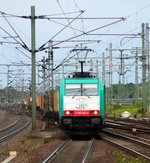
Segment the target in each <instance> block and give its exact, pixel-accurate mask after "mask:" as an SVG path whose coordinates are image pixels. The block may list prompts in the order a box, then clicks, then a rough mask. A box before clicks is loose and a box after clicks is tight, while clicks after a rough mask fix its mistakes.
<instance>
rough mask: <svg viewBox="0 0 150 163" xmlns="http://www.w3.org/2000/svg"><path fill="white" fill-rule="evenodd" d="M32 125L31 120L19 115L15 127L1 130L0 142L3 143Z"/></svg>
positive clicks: (11, 126)
mask: <svg viewBox="0 0 150 163" xmlns="http://www.w3.org/2000/svg"><path fill="white" fill-rule="evenodd" d="M29 123H30V120H29V118H27V117H26V116H24V115H18V120H17V122H15V123H14V124H13V125H10V126H8V127H7V128H4V129H1V130H0V142H3V141H5V140H7V139H9V138H11V137H13V136H15V135H16V134H17V133H19V132H21V131H22V130H23V129H25V128H26V127H27V126H28V125H29Z"/></svg>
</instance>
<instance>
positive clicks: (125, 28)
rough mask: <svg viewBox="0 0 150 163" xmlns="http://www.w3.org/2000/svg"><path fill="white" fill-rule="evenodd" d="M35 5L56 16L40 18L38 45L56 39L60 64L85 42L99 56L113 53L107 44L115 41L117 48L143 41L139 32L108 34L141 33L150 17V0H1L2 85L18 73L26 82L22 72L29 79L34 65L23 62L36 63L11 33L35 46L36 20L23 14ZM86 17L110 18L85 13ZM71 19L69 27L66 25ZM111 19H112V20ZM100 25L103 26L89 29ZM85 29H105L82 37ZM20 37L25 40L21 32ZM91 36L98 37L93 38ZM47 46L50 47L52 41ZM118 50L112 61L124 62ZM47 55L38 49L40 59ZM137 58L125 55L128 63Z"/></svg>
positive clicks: (37, 12)
mask: <svg viewBox="0 0 150 163" xmlns="http://www.w3.org/2000/svg"><path fill="white" fill-rule="evenodd" d="M31 6H35V15H36V16H41V15H46V18H52V17H53V19H49V20H48V19H36V49H39V47H41V46H42V45H43V44H45V43H46V42H47V41H48V40H50V39H51V38H53V39H52V40H53V41H54V42H53V44H54V45H55V47H57V49H55V50H54V63H55V66H57V65H59V63H60V62H61V61H62V60H63V59H64V58H65V57H66V56H67V55H68V54H70V53H69V52H70V50H71V49H73V48H75V47H81V45H82V46H87V47H88V48H89V49H92V50H93V51H94V53H92V54H89V56H98V57H99V58H102V53H105V56H106V57H107V56H108V54H107V53H108V52H107V51H106V48H108V47H109V44H110V43H112V46H113V49H131V48H133V47H141V39H140V38H132V39H131V38H126V36H117V35H116V36H115V35H114V36H108V35H104V34H137V33H140V32H141V24H142V23H149V22H150V17H149V10H150V2H149V0H132V1H131V0H124V1H121V0H92V1H91V0H49V1H48V0H21V1H20V0H13V1H11V2H10V0H1V5H0V11H1V15H0V43H1V44H0V87H5V86H6V85H7V83H8V82H9V83H12V84H13V85H17V84H16V83H17V82H18V79H20V82H23V80H22V76H24V81H25V83H24V84H27V82H28V81H29V80H30V67H27V66H23V65H25V64H30V63H31V58H30V57H31V54H30V52H29V51H27V50H26V49H24V48H22V47H21V46H20V45H19V44H12V42H14V39H12V38H10V36H12V37H13V38H15V37H16V36H18V35H19V37H20V38H21V40H22V41H23V42H24V43H25V44H26V45H27V46H28V48H29V49H31V20H30V19H24V18H21V17H20V16H30V15H31ZM68 13H70V14H68ZM60 17H63V18H67V17H70V18H71V17H73V18H76V17H78V18H80V19H78V20H77V19H74V20H73V19H56V18H60ZM87 17H91V18H107V19H91V20H89V19H88V20H87V19H81V18H87ZM122 17H123V18H125V20H123V21H120V22H118V23H115V22H116V21H119V20H121V18H122ZM38 18H39V17H38ZM108 18H109V19H108ZM110 18H118V19H110ZM71 21H72V22H71ZM68 23H69V25H68V27H64V25H66V24H68ZM111 23H113V24H112V25H109V24H111ZM97 28H99V29H98V30H95V31H93V32H89V31H92V30H94V29H97ZM84 32H85V33H87V32H89V34H103V35H82V36H80V37H77V36H79V35H81V34H83V33H84ZM75 36H76V37H77V38H75V39H73V40H75V41H74V42H63V43H61V44H60V43H59V42H60V41H64V40H67V39H69V38H73V37H75ZM15 39H16V40H17V41H20V40H19V38H15ZM71 40H72V39H71ZM81 40H88V44H87V42H84V43H81V42H79V41H81ZM92 40H95V41H94V42H93V41H92ZM15 42H16V41H15ZM56 43H57V44H56ZM85 43H86V44H85ZM45 47H48V44H46V45H45ZM119 54H120V53H119V51H115V52H113V57H114V60H113V62H114V63H116V64H117V63H119V60H117V59H115V57H118V56H119ZM70 55H72V54H70ZM125 55H128V56H130V55H131V53H130V52H125ZM43 56H45V57H47V53H46V50H43V51H40V52H38V53H37V54H36V61H37V63H41V62H40V61H41V60H42V58H43ZM107 62H108V61H107V60H106V63H107ZM133 63H134V61H133V60H130V61H126V64H131V65H132V64H133ZM100 64H101V63H100ZM6 65H7V66H6ZM8 65H11V66H8ZM16 65H18V66H16ZM126 68H128V67H126ZM8 69H9V70H8ZM99 69H100V70H99V71H100V73H101V72H102V68H101V67H100V68H99ZM106 69H109V67H108V66H107V68H106ZM116 70H117V67H113V71H114V76H118V74H117V71H116ZM132 71H133V70H132ZM132 71H130V73H128V74H127V76H128V77H129V78H128V79H127V80H128V82H130V81H131V82H132V81H133V80H134V78H132V76H133V75H134V71H133V72H132ZM139 71H140V70H139ZM8 72H9V76H8ZM40 73H41V72H40ZM127 76H126V78H127ZM8 78H9V81H8ZM39 80H42V79H39ZM113 82H114V83H115V82H118V79H117V77H116V78H115V77H114V79H113ZM133 82H134V81H133Z"/></svg>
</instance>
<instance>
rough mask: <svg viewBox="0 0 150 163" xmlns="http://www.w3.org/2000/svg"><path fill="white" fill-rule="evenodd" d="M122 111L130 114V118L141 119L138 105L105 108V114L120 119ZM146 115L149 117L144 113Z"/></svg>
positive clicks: (140, 108) (149, 114) (148, 114)
mask: <svg viewBox="0 0 150 163" xmlns="http://www.w3.org/2000/svg"><path fill="white" fill-rule="evenodd" d="M124 111H128V112H129V113H130V114H131V117H134V118H141V117H142V107H141V105H140V104H135V105H132V106H121V105H111V106H107V107H106V114H107V115H108V116H110V117H121V113H123V112H124ZM146 115H147V116H148V117H150V113H146Z"/></svg>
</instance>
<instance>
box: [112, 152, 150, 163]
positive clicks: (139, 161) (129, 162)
mask: <svg viewBox="0 0 150 163" xmlns="http://www.w3.org/2000/svg"><path fill="white" fill-rule="evenodd" d="M114 155H115V156H117V157H116V158H117V162H118V163H147V161H146V160H145V159H143V158H139V157H138V158H134V157H129V156H127V155H126V154H125V153H124V152H123V151H115V152H114Z"/></svg>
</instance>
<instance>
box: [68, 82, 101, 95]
mask: <svg viewBox="0 0 150 163" xmlns="http://www.w3.org/2000/svg"><path fill="white" fill-rule="evenodd" d="M65 95H66V96H97V95H98V85H97V84H66V89H65Z"/></svg>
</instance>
